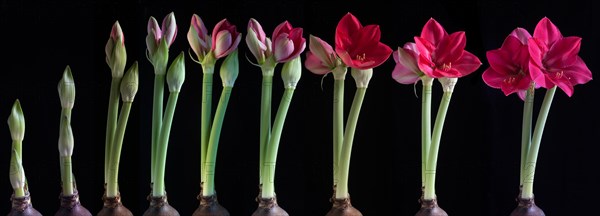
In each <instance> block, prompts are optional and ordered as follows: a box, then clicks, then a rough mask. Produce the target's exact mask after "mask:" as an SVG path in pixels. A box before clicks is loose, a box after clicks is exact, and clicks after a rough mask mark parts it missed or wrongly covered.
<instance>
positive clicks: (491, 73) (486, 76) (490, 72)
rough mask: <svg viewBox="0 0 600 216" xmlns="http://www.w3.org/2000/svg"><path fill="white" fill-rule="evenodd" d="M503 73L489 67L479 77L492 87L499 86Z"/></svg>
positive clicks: (503, 77) (503, 76)
mask: <svg viewBox="0 0 600 216" xmlns="http://www.w3.org/2000/svg"><path fill="white" fill-rule="evenodd" d="M505 77H506V76H505V74H504V73H501V72H498V71H496V70H494V68H492V67H490V68H488V69H487V70H485V71H484V72H483V74H482V75H481V78H482V79H483V82H485V84H487V85H488V86H490V87H492V88H500V87H501V86H502V83H503V82H504V79H505Z"/></svg>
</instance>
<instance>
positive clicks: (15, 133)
mask: <svg viewBox="0 0 600 216" xmlns="http://www.w3.org/2000/svg"><path fill="white" fill-rule="evenodd" d="M8 129H9V130H10V136H11V137H12V140H13V141H23V137H25V116H24V115H23V110H22V109H21V103H20V102H19V100H18V99H17V100H16V101H15V103H14V104H13V107H12V110H11V112H10V116H9V117H8Z"/></svg>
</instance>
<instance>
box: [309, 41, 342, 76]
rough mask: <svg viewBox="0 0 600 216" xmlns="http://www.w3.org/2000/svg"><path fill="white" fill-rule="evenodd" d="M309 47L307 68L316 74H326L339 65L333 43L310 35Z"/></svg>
mask: <svg viewBox="0 0 600 216" xmlns="http://www.w3.org/2000/svg"><path fill="white" fill-rule="evenodd" d="M309 40H310V43H309V45H308V48H309V49H310V51H308V52H306V61H305V62H304V65H305V66H306V69H308V70H309V71H310V72H312V73H314V74H326V73H329V72H331V71H332V70H333V69H334V68H335V67H336V66H337V65H336V62H337V58H338V57H337V55H336V54H335V51H333V48H332V47H331V45H329V44H328V43H327V42H325V41H323V40H321V38H318V37H315V36H313V35H311V36H310V39H309Z"/></svg>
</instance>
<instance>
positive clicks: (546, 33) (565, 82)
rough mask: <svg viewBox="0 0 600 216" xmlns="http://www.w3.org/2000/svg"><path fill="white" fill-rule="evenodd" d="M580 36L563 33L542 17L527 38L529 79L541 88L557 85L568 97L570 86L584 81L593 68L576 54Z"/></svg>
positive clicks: (570, 92) (586, 80)
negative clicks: (569, 35) (531, 35)
mask: <svg viewBox="0 0 600 216" xmlns="http://www.w3.org/2000/svg"><path fill="white" fill-rule="evenodd" d="M580 45H581V38H580V37H575V36H571V37H563V36H562V34H561V33H560V31H559V30H558V28H557V27H556V26H555V25H554V24H553V23H552V22H551V21H550V19H548V18H546V17H544V18H543V19H542V20H540V22H539V23H538V24H537V26H536V27H535V31H534V32H533V37H532V38H530V39H529V55H530V56H531V60H530V62H529V71H530V75H531V79H533V81H534V82H535V83H536V84H538V85H540V86H541V87H544V88H547V89H549V88H553V87H554V86H558V87H559V88H560V89H562V90H563V91H564V92H565V93H566V94H567V95H568V96H569V97H570V96H571V95H573V91H574V89H573V86H575V85H577V84H584V83H587V82H588V81H590V80H591V79H592V72H591V71H590V70H589V69H588V67H587V66H586V65H585V62H583V60H582V59H581V58H580V57H579V55H578V54H579V48H580Z"/></svg>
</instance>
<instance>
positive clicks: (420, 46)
mask: <svg viewBox="0 0 600 216" xmlns="http://www.w3.org/2000/svg"><path fill="white" fill-rule="evenodd" d="M415 44H416V45H417V50H418V51H419V55H422V56H424V57H426V58H427V59H429V61H431V53H432V52H433V50H434V49H435V46H433V44H432V43H430V42H429V41H427V40H425V39H423V38H420V37H415Z"/></svg>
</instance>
